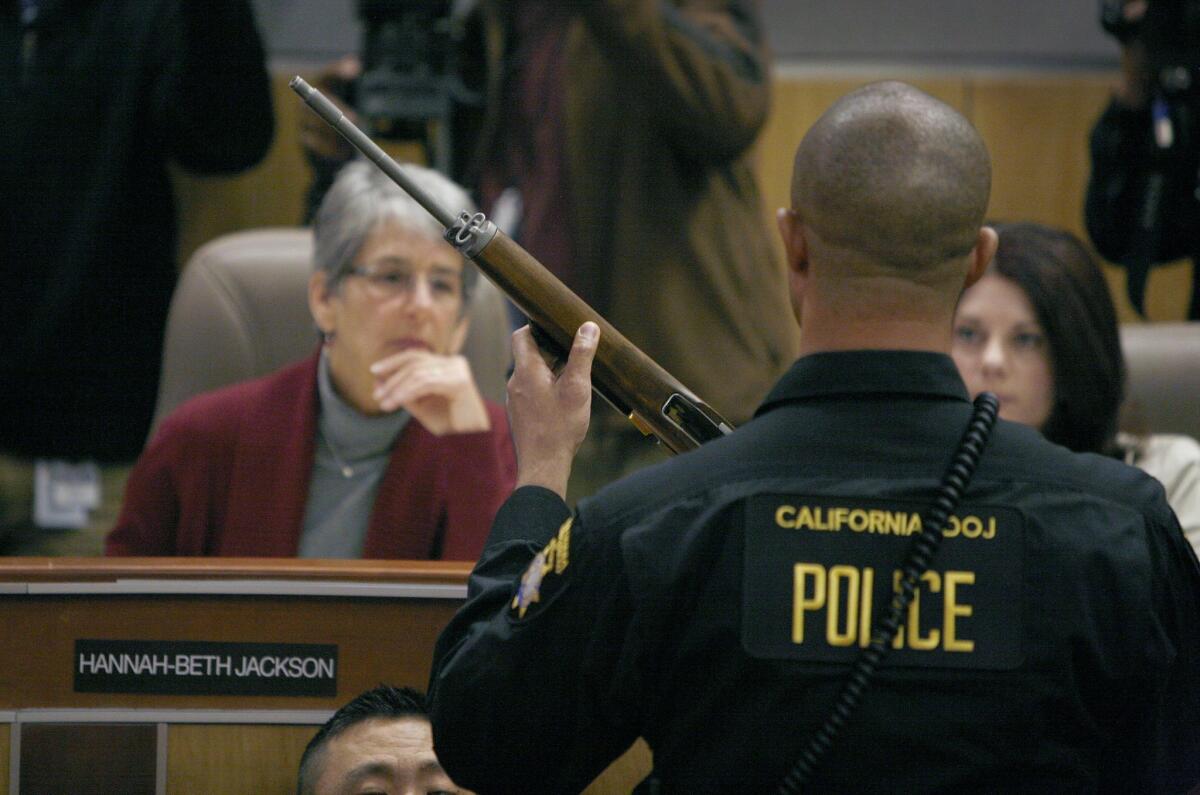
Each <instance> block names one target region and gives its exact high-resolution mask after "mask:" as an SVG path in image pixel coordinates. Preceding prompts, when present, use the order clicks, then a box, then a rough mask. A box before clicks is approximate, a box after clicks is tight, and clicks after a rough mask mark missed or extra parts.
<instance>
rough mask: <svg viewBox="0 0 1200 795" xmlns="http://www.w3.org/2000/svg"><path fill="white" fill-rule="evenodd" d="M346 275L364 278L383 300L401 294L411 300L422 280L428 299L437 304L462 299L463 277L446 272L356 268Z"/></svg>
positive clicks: (359, 266) (358, 266) (347, 270)
mask: <svg viewBox="0 0 1200 795" xmlns="http://www.w3.org/2000/svg"><path fill="white" fill-rule="evenodd" d="M346 275H347V276H357V277H359V278H361V279H364V280H365V281H366V282H367V285H368V287H370V289H371V290H372V292H374V293H375V294H377V295H379V296H380V297H383V298H394V297H397V296H401V295H403V296H408V297H411V296H412V295H413V294H414V293H415V292H416V290H417V284H418V282H419V281H422V280H423V281H424V282H425V283H426V286H427V289H428V290H429V297H430V298H431V299H432V300H433V301H435V302H437V303H450V302H453V301H457V300H458V299H459V298H461V297H462V276H460V275H459V274H456V273H451V272H446V271H440V270H430V271H418V272H413V271H407V270H399V269H395V268H370V267H367V266H365V265H356V266H354V267H351V268H347V269H346Z"/></svg>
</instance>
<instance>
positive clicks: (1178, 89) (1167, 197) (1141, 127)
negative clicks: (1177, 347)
mask: <svg viewBox="0 0 1200 795" xmlns="http://www.w3.org/2000/svg"><path fill="white" fill-rule="evenodd" d="M1101 9H1102V15H1101V22H1102V24H1103V25H1104V27H1105V29H1106V30H1108V32H1110V33H1112V34H1113V35H1114V36H1115V37H1116V38H1117V40H1118V41H1119V42H1120V44H1121V81H1120V83H1119V84H1118V86H1117V88H1116V90H1115V91H1114V93H1113V97H1112V100H1111V101H1110V102H1109V104H1108V106H1107V107H1106V108H1105V110H1104V112H1103V114H1102V115H1101V116H1100V118H1099V119H1097V120H1096V123H1095V125H1094V126H1093V128H1092V133H1091V139H1090V152H1091V162H1092V171H1091V175H1090V178H1089V180H1088V187H1087V198H1086V202H1085V205H1084V217H1085V221H1086V224H1087V231H1088V235H1089V237H1091V239H1092V243H1094V244H1095V246H1096V250H1097V251H1099V252H1100V254H1101V255H1102V256H1104V257H1105V258H1106V259H1108V260H1111V261H1112V262H1116V263H1119V264H1121V265H1122V266H1124V268H1125V269H1126V271H1127V274H1126V278H1127V291H1128V294H1129V299H1130V302H1131V303H1132V305H1133V308H1134V309H1136V310H1137V311H1138V313H1139V314H1142V315H1145V290H1146V280H1147V277H1148V275H1149V271H1150V269H1151V268H1152V267H1153V266H1155V265H1158V264H1161V263H1166V262H1171V261H1173V260H1177V259H1180V258H1183V257H1190V258H1191V260H1192V291H1191V296H1190V299H1189V302H1188V309H1187V316H1188V318H1190V319H1192V320H1200V273H1198V272H1197V267H1200V266H1198V264H1197V263H1200V124H1198V123H1197V119H1198V118H1200V82H1198V79H1200V2H1197V0H1102V2H1101Z"/></svg>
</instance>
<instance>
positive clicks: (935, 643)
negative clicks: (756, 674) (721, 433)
mask: <svg viewBox="0 0 1200 795" xmlns="http://www.w3.org/2000/svg"><path fill="white" fill-rule="evenodd" d="M925 507H926V506H925V505H923V504H920V503H914V502H910V501H906V500H879V499H856V498H830V497H819V496H801V495H760V496H757V497H755V498H752V499H750V500H749V501H748V502H747V503H746V531H745V532H746V535H745V541H744V544H745V547H744V552H745V558H744V566H745V569H744V571H743V578H742V622H741V623H742V627H741V634H742V646H743V648H744V649H745V650H746V651H747V652H749V653H750V654H751V655H752V656H754V657H759V658H763V659H783V660H799V661H805V662H815V663H847V662H850V661H852V660H853V659H854V658H855V656H856V655H857V654H858V651H859V650H860V649H861V648H863V647H865V646H867V645H868V643H869V642H870V639H871V634H872V631H873V629H874V627H875V622H876V620H877V618H878V615H879V613H880V612H881V610H882V608H883V607H885V606H886V605H887V603H888V601H889V600H890V599H891V596H892V594H893V593H894V592H895V591H896V590H897V589H898V588H899V585H898V583H899V580H900V576H901V575H900V571H899V570H900V567H901V564H902V562H903V560H904V557H905V554H906V552H907V550H908V547H909V544H910V542H911V537H912V536H914V535H916V534H918V533H920V532H921V518H922V517H921V510H922V509H923V508H925ZM1024 536H1025V533H1024V519H1023V517H1022V515H1021V514H1020V512H1019V511H1017V510H1015V509H1013V508H1009V507H1001V506H991V505H978V504H970V503H965V504H963V505H961V506H960V507H959V508H958V510H957V511H956V512H955V514H954V515H953V516H951V517H950V519H949V521H948V522H947V526H946V527H945V528H944V529H943V531H942V543H941V545H940V548H939V549H938V552H937V555H936V556H935V558H934V561H933V565H932V566H931V567H930V568H929V570H928V571H926V572H925V573H924V574H923V575H922V577H921V581H920V585H919V587H918V590H917V596H916V597H915V598H914V600H913V602H912V604H911V605H909V607H908V610H907V613H906V615H905V620H904V624H903V625H902V627H901V630H900V632H899V633H898V634H897V635H896V637H895V639H894V641H893V643H892V650H891V653H890V654H889V656H888V659H887V661H886V662H885V663H884V664H885V665H895V666H899V667H916V668H929V667H934V668H968V669H982V670H1009V669H1013V668H1016V667H1018V666H1019V665H1020V664H1021V662H1022V661H1023V659H1024V656H1025V655H1024V643H1025V631H1024V627H1023V624H1022V617H1023V615H1024V600H1025V598H1026V597H1025V594H1024V593H1023V587H1022V586H1023V581H1024V556H1025V538H1024Z"/></svg>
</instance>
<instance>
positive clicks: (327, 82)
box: [300, 55, 362, 161]
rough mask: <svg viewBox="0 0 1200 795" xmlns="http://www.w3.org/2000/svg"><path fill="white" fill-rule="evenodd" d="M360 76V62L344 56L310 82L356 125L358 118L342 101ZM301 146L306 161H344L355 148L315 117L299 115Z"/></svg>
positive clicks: (353, 56) (351, 155) (322, 120)
mask: <svg viewBox="0 0 1200 795" xmlns="http://www.w3.org/2000/svg"><path fill="white" fill-rule="evenodd" d="M360 75H362V61H360V60H359V59H358V56H357V55H347V56H346V57H344V58H341V59H340V60H337V61H334V62H333V63H331V64H329V65H328V66H326V67H325V68H324V69H322V70H321V72H320V73H319V74H317V75H316V76H315V77H314V78H313V79H312V81H311V82H312V84H313V85H314V86H315V87H316V88H318V89H320V91H321V93H323V94H324V95H325V96H327V97H329V99H330V101H332V102H333V104H335V105H337V107H338V110H340V111H341V112H342V113H345V114H346V118H347V119H349V120H350V121H351V122H353V123H354V124H358V116H357V114H355V112H354V110H353V109H351V108H350V107H349V106H347V104H346V102H345V97H346V96H347V95H348V94H349V90H350V86H351V85H353V84H354V81H356V80H358V78H359V76H360ZM300 145H301V146H302V147H304V152H305V154H307V155H308V156H309V158H310V159H311V158H313V157H317V158H320V159H323V160H332V161H344V160H349V159H350V158H352V157H353V156H354V147H353V146H351V145H350V143H349V142H348V141H346V139H345V138H343V137H342V136H341V135H339V134H338V132H337V131H336V130H334V129H333V128H332V127H330V126H329V125H328V124H326V123H325V120H324V119H322V118H321V117H320V116H318V115H317V114H315V113H301V114H300Z"/></svg>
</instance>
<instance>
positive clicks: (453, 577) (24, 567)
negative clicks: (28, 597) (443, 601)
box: [0, 557, 472, 585]
mask: <svg viewBox="0 0 1200 795" xmlns="http://www.w3.org/2000/svg"><path fill="white" fill-rule="evenodd" d="M471 566H472V564H471V563H469V562H466V561H453V560H318V559H306V558H199V557H197V558H0V582H43V581H52V582H116V581H117V580H128V579H135V580H138V579H151V580H300V581H307V580H315V581H321V582H329V581H338V582H358V581H368V582H382V583H406V584H414V583H416V584H422V585H425V584H436V585H466V582H467V575H468V574H470V573H471Z"/></svg>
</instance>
